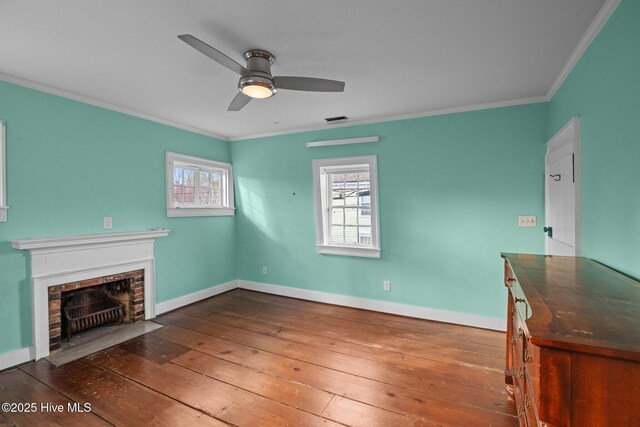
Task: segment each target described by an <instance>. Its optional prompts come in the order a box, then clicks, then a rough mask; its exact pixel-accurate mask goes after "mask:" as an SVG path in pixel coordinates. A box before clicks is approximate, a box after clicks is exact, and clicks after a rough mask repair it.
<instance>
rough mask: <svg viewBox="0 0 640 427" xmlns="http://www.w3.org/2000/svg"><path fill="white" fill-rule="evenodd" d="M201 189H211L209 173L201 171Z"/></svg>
mask: <svg viewBox="0 0 640 427" xmlns="http://www.w3.org/2000/svg"><path fill="white" fill-rule="evenodd" d="M200 187H205V188H206V187H210V183H209V172H207V171H200Z"/></svg>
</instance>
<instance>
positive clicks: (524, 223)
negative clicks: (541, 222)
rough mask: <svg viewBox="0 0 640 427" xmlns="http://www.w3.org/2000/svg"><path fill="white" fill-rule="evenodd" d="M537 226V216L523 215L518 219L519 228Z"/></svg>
mask: <svg viewBox="0 0 640 427" xmlns="http://www.w3.org/2000/svg"><path fill="white" fill-rule="evenodd" d="M535 226H536V217H535V216H524V215H521V216H519V217H518V227H535Z"/></svg>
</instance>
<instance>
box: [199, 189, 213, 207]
mask: <svg viewBox="0 0 640 427" xmlns="http://www.w3.org/2000/svg"><path fill="white" fill-rule="evenodd" d="M210 191H211V190H209V189H208V188H201V189H200V204H201V205H208V204H209V203H211V195H210V193H209V192H210Z"/></svg>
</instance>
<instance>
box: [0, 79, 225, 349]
mask: <svg viewBox="0 0 640 427" xmlns="http://www.w3.org/2000/svg"><path fill="white" fill-rule="evenodd" d="M0 120H4V121H6V123H7V158H8V162H7V175H8V176H7V181H8V188H7V193H8V204H9V206H10V207H11V209H10V210H9V221H8V222H5V223H0V325H2V327H1V328H0V353H3V352H6V351H10V350H15V349H19V348H23V347H26V346H29V345H31V334H32V332H31V286H30V281H31V278H30V277H29V265H28V262H29V261H28V254H27V253H26V252H24V251H18V250H14V249H12V248H11V243H10V242H9V240H12V239H24V238H27V237H49V236H57V235H61V236H62V235H73V234H88V233H103V232H105V230H103V228H102V217H104V216H112V217H113V230H111V231H113V232H119V231H139V230H147V229H151V228H156V227H165V228H169V229H170V230H172V231H171V233H170V234H169V236H168V237H164V238H159V239H158V240H157V241H156V259H157V265H156V274H157V278H156V280H157V283H156V284H157V300H158V302H161V301H166V300H169V299H172V298H176V297H178V296H182V295H185V294H189V293H191V292H195V291H198V290H201V289H205V288H208V287H210V286H213V285H216V284H220V283H224V282H227V281H229V280H233V279H235V275H236V272H235V259H234V254H235V249H234V245H235V241H234V219H233V217H215V218H166V216H165V184H164V182H165V172H164V152H165V150H171V151H176V152H179V153H185V154H190V155H195V156H202V157H207V158H212V159H216V160H221V161H227V162H228V161H230V160H231V157H230V150H229V144H228V143H227V142H223V141H218V140H215V139H213V138H209V137H206V136H202V135H198V134H194V133H191V132H187V131H183V130H179V129H176V128H172V127H169V126H164V125H160V124H158V123H154V122H150V121H147V120H142V119H138V118H135V117H131V116H127V115H124V114H120V113H116V112H113V111H109V110H105V109H102V108H97V107H93V106H90V105H86V104H82V103H79V102H75V101H71V100H68V99H65V98H61V97H57V96H53V95H49V94H45V93H42V92H38V91H34V90H30V89H26V88H23V87H20V86H15V85H11V84H8V83H4V82H0Z"/></svg>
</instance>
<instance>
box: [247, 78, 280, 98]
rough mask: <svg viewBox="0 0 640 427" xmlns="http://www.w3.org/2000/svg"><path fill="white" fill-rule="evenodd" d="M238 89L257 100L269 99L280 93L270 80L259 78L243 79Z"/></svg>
mask: <svg viewBox="0 0 640 427" xmlns="http://www.w3.org/2000/svg"><path fill="white" fill-rule="evenodd" d="M238 88H239V89H240V91H241V92H242V93H244V94H245V95H247V96H249V97H251V98H257V99H264V98H269V97H271V96H273V95H275V93H276V92H277V91H278V89H276V87H275V85H274V84H273V83H272V82H271V81H270V80H269V79H266V78H264V77H258V76H247V77H242V78H241V79H240V81H239V82H238Z"/></svg>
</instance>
